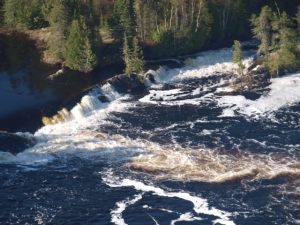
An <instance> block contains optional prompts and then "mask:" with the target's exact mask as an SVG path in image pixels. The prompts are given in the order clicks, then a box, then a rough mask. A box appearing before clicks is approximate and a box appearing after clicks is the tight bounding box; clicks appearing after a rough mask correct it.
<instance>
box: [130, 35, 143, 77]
mask: <svg viewBox="0 0 300 225" xmlns="http://www.w3.org/2000/svg"><path fill="white" fill-rule="evenodd" d="M132 60H133V65H134V72H136V73H142V72H143V71H144V66H145V61H144V55H143V50H142V48H141V47H140V45H139V41H138V38H137V37H134V38H133V52H132Z"/></svg>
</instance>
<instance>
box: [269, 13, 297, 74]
mask: <svg viewBox="0 0 300 225" xmlns="http://www.w3.org/2000/svg"><path fill="white" fill-rule="evenodd" d="M276 19H277V21H274V22H275V23H276V29H275V30H274V31H275V32H274V34H273V35H276V39H278V40H277V42H276V43H275V46H274V51H273V52H272V53H271V54H270V56H268V57H267V65H268V68H269V71H270V73H271V74H274V73H277V75H278V74H279V71H280V70H290V69H294V68H296V67H297V65H298V60H297V55H296V50H295V49H296V45H297V33H296V31H295V29H294V24H293V21H292V20H291V19H290V18H289V16H288V15H287V13H286V12H283V13H281V15H280V16H278V17H276ZM277 36H278V37H277ZM273 39H275V38H273Z"/></svg>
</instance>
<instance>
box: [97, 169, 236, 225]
mask: <svg viewBox="0 0 300 225" xmlns="http://www.w3.org/2000/svg"><path fill="white" fill-rule="evenodd" d="M102 179H103V181H104V182H105V183H106V184H107V185H108V186H110V187H133V188H134V189H135V190H137V191H141V192H150V193H152V194H153V195H157V196H161V197H167V198H178V199H182V200H184V201H188V202H191V203H192V204H193V206H194V208H193V210H194V212H195V213H198V214H206V215H211V216H215V217H218V219H215V220H214V221H213V223H214V224H217V223H219V224H224V225H235V223H234V222H233V221H232V220H231V219H230V217H232V216H233V215H232V214H231V213H229V212H225V211H222V210H219V209H216V208H214V207H209V205H208V202H207V200H206V199H203V198H200V197H198V196H193V195H191V194H190V193H187V192H168V191H165V190H163V189H161V188H158V187H155V186H152V185H146V184H144V183H142V182H140V181H136V180H131V179H117V178H116V177H115V176H113V175H112V173H111V172H110V173H106V174H105V175H104V176H103V177H102ZM185 216H186V215H185ZM181 219H182V218H181ZM116 224H117V225H119V224H118V223H116ZM120 225H123V224H121V223H120Z"/></svg>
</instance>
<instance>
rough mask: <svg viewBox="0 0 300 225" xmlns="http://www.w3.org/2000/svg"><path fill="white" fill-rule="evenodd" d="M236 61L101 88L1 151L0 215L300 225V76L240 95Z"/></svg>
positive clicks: (199, 62) (193, 63)
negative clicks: (22, 144) (127, 90)
mask: <svg viewBox="0 0 300 225" xmlns="http://www.w3.org/2000/svg"><path fill="white" fill-rule="evenodd" d="M246 55H247V56H248V57H249V58H248V59H247V60H246V61H245V63H250V62H251V56H252V55H253V52H247V53H246ZM231 57H232V53H231V51H230V49H222V50H218V51H209V52H205V53H202V54H201V55H199V56H198V57H196V58H194V59H189V60H187V61H186V66H185V67H183V68H177V69H168V68H160V69H159V70H157V71H151V73H152V74H154V77H155V80H156V82H155V84H154V83H151V82H150V81H149V80H146V81H145V85H146V86H147V88H148V89H147V91H145V93H142V94H141V93H137V94H121V93H118V92H117V91H115V89H114V87H113V86H112V85H110V84H106V85H104V86H102V87H95V88H94V89H93V90H91V91H90V92H89V93H88V94H87V95H85V96H84V97H83V98H82V99H81V101H80V102H78V104H77V105H75V106H74V107H73V108H72V109H71V110H66V109H63V110H61V111H60V112H58V114H57V115H56V116H54V117H52V118H48V122H49V123H48V124H49V125H47V126H44V127H42V128H41V129H40V130H38V131H37V132H36V133H35V134H33V135H30V134H26V135H27V136H30V137H32V138H34V139H35V140H36V142H37V144H36V145H35V146H33V147H31V148H28V149H26V150H25V151H23V152H21V153H18V154H16V155H13V154H9V153H7V152H5V153H0V167H1V173H0V180H1V185H0V187H1V190H0V193H1V194H0V199H1V201H0V202H1V203H0V206H1V209H2V212H1V213H0V221H7V224H26V223H27V224H103V225H104V224H117V225H126V224H128V225H141V224H143V225H147V224H159V225H163V224H170V225H174V224H176V225H177V224H178V225H180V224H224V225H232V224H237V225H239V224H241V225H243V224H260V225H262V224H264V225H269V224H280V225H282V224H291V225H292V224H299V223H300V217H299V209H300V206H299V196H300V190H299V185H300V180H299V177H300V160H299V159H300V151H299V148H300V113H299V112H300V111H299V110H300V95H299V93H300V74H294V75H292V76H286V77H282V78H276V79H273V80H272V81H271V85H269V86H268V87H261V88H260V89H257V90H253V92H252V95H254V97H253V96H250V97H249V94H247V93H243V92H241V93H239V94H236V93H234V92H233V90H232V86H231V81H232V80H234V79H235V78H236V77H238V75H237V74H235V69H236V68H235V66H234V65H233V64H232V63H230V60H231ZM149 73H150V72H149ZM101 96H102V97H103V96H104V97H105V99H107V101H105V102H103V101H101V99H102V98H101Z"/></svg>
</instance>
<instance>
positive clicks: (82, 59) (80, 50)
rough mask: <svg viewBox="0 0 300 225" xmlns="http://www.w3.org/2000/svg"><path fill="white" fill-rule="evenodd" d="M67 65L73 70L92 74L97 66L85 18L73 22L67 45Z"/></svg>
mask: <svg viewBox="0 0 300 225" xmlns="http://www.w3.org/2000/svg"><path fill="white" fill-rule="evenodd" d="M65 64H66V66H68V67H69V68H71V69H73V70H78V71H82V72H85V73H87V72H90V71H91V70H93V69H94V68H95V67H96V65H97V58H96V56H95V54H94V53H93V51H92V47H91V43H90V40H89V35H88V29H87V26H86V25H85V23H84V21H83V18H80V19H75V20H73V22H72V24H71V28H70V34H69V37H68V39H67V43H66V52H65Z"/></svg>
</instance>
